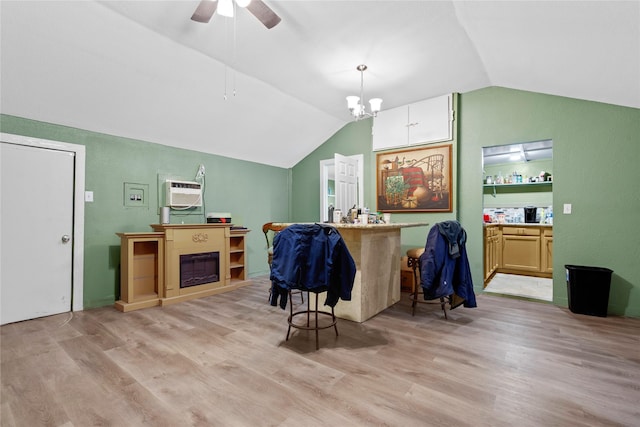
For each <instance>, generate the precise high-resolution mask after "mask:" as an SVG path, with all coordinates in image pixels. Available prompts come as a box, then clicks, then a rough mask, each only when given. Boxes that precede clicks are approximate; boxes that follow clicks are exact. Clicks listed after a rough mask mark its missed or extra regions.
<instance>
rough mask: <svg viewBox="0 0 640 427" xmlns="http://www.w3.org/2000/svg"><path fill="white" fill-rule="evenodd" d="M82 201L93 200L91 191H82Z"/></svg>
mask: <svg viewBox="0 0 640 427" xmlns="http://www.w3.org/2000/svg"><path fill="white" fill-rule="evenodd" d="M84 201H85V202H93V191H85V192H84Z"/></svg>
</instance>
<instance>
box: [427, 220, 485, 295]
mask: <svg viewBox="0 0 640 427" xmlns="http://www.w3.org/2000/svg"><path fill="white" fill-rule="evenodd" d="M466 239H467V233H466V232H465V231H464V229H463V228H462V226H461V225H460V223H459V222H458V221H444V222H441V223H438V224H436V225H434V226H433V227H431V230H429V234H428V235H427V243H426V245H425V248H424V253H423V254H422V255H420V285H421V286H422V290H423V291H424V299H426V300H430V299H436V298H440V297H448V296H450V295H452V294H454V293H455V294H456V295H458V296H459V297H461V298H464V306H465V307H476V295H475V293H474V291H473V280H472V279H471V269H470V268H469V259H468V258H467V249H466V245H465V243H466Z"/></svg>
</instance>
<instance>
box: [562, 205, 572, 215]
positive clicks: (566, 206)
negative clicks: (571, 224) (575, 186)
mask: <svg viewBox="0 0 640 427" xmlns="http://www.w3.org/2000/svg"><path fill="white" fill-rule="evenodd" d="M562 213H564V214H567V215H569V214H570V213H571V203H565V204H564V210H563V211H562Z"/></svg>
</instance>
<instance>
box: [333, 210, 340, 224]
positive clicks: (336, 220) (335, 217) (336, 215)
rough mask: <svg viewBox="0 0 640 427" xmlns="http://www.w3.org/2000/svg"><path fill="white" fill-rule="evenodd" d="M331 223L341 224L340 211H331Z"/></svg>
mask: <svg viewBox="0 0 640 427" xmlns="http://www.w3.org/2000/svg"><path fill="white" fill-rule="evenodd" d="M333 222H334V223H336V224H340V222H342V211H341V210H340V209H335V210H334V211H333Z"/></svg>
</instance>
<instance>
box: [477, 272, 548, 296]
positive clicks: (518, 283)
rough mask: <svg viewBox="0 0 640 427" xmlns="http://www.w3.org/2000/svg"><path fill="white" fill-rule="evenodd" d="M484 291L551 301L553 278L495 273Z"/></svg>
mask: <svg viewBox="0 0 640 427" xmlns="http://www.w3.org/2000/svg"><path fill="white" fill-rule="evenodd" d="M484 291H485V292H491V293H496V294H505V295H515V296H519V297H525V298H533V299H540V300H544V301H552V300H553V280H552V279H545V278H542V277H530V276H519V275H516V274H503V273H496V275H495V276H493V279H491V281H490V282H489V284H488V285H487V287H486V288H484Z"/></svg>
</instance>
